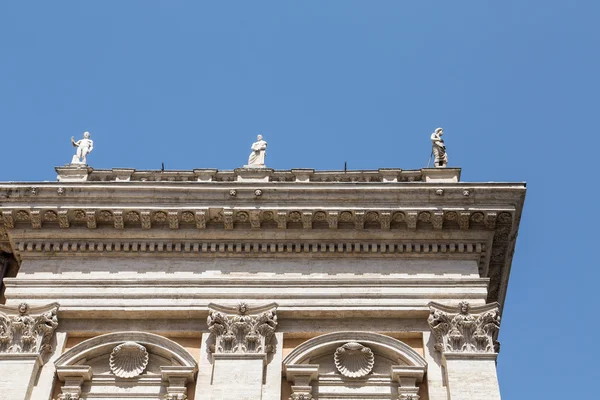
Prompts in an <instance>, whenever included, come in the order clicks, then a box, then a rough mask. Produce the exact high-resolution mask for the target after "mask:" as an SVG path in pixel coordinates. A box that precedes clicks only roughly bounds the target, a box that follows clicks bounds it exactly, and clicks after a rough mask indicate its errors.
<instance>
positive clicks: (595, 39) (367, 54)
mask: <svg viewBox="0 0 600 400" xmlns="http://www.w3.org/2000/svg"><path fill="white" fill-rule="evenodd" d="M599 16H600V2H598V1H567V0H565V1H563V2H558V1H551V0H546V1H523V0H520V1H470V2H466V1H413V2H408V1H399V0H398V1H381V0H378V1H366V0H365V1H350V0H343V1H342V0H339V1H226V2H225V1H222V2H216V1H212V2H200V1H193V2H192V1H187V2H184V1H163V2H157V1H96V2H80V1H77V2H75V1H71V2H66V1H65V2H47V1H43V2H37V3H36V2H9V1H3V2H1V3H0V138H1V141H0V148H1V149H2V151H1V152H0V181H6V180H11V181H18V180H54V179H55V173H54V170H53V167H54V166H56V165H62V164H66V163H68V162H69V161H70V159H71V156H72V154H73V148H72V147H71V145H70V143H69V138H70V137H71V136H75V137H76V138H79V137H81V134H82V132H83V131H84V130H89V131H90V132H91V133H92V139H94V141H95V145H96V148H95V150H94V152H93V153H92V154H91V155H90V157H89V163H90V165H91V166H93V167H94V168H112V167H133V168H138V169H158V168H160V166H161V162H164V163H165V165H166V168H167V169H192V168H208V167H213V168H219V169H232V168H235V167H239V166H241V165H242V164H244V163H245V162H246V160H247V157H248V154H249V146H250V144H251V143H252V142H253V141H254V139H255V137H256V134H257V133H262V134H263V135H264V137H265V139H266V140H267V141H268V143H269V151H268V154H267V165H268V166H270V167H273V168H277V169H288V168H292V167H296V168H299V167H304V168H316V169H341V168H343V165H344V161H347V162H348V167H349V168H351V169H377V168H379V167H400V168H404V169H414V168H420V167H423V166H425V165H426V163H427V158H428V156H429V152H430V143H429V134H430V133H431V131H432V130H433V129H434V128H436V127H438V126H443V127H444V128H445V133H446V136H445V138H446V143H447V145H448V149H449V156H450V164H451V165H453V166H460V167H462V168H463V179H464V180H467V181H492V180H493V181H527V182H528V190H529V192H528V195H527V200H526V206H525V212H524V216H523V220H522V225H521V233H520V236H519V240H518V244H517V250H516V255H515V259H514V263H513V270H512V271H513V272H512V275H511V281H510V285H509V292H508V298H507V303H506V307H505V309H504V311H505V312H504V320H503V324H502V329H501V332H500V339H501V341H502V351H501V354H500V357H499V364H498V368H499V379H500V384H501V388H502V393H503V396H504V398H505V399H509V400H517V399H528V400H531V399H544V400H551V399H561V400H564V399H565V398H569V399H574V398H580V399H591V398H597V397H598V392H597V389H593V390H592V383H594V384H595V383H597V382H598V381H599V380H600V368H599V367H598V365H597V364H598V360H599V356H600V354H599V350H598V348H599V346H598V331H599V329H600V326H599V325H600V323H599V322H598V320H597V318H595V313H596V312H597V310H598V306H599V302H598V294H597V293H598V292H597V290H598V279H599V278H600V272H599V270H600V262H598V257H597V254H595V250H596V249H597V248H596V246H598V243H597V241H598V236H599V235H598V226H599V222H600V221H599V217H598V215H599V213H598V210H597V208H598V193H599V190H598V171H596V169H595V168H598V165H600V158H599V153H600V151H599V149H598V148H599V146H600V143H599V141H598V133H597V132H595V130H596V129H598V120H597V116H598V107H599V102H598V99H597V97H598V95H599V94H600V85H599V82H600V80H599V78H598V74H599V71H600V34H599V32H598V29H599V28H598V18H599ZM588 132H589V133H588ZM594 171H596V172H594ZM594 386H595V385H594Z"/></svg>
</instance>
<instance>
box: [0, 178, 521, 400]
mask: <svg viewBox="0 0 600 400" xmlns="http://www.w3.org/2000/svg"><path fill="white" fill-rule="evenodd" d="M57 170H58V172H59V175H60V176H61V177H60V182H59V183H47V182H36V183H34V184H32V183H27V184H20V183H0V215H1V219H0V244H2V245H3V246H4V247H2V249H7V250H8V252H9V253H12V254H13V256H14V258H15V260H16V261H15V264H16V262H17V261H18V264H19V271H18V274H17V276H16V277H11V278H7V279H5V282H4V283H5V285H6V297H7V304H8V306H9V307H13V308H14V309H16V307H17V306H18V305H19V304H20V303H21V302H28V303H31V304H34V303H35V304H47V303H51V302H55V301H57V302H59V303H60V304H61V308H60V318H61V325H60V334H61V335H62V336H61V343H62V344H61V346H65V340H66V339H65V337H66V335H67V334H68V335H69V337H71V336H72V337H78V338H89V337H95V338H94V339H88V340H85V341H83V342H81V343H79V344H77V343H73V344H71V345H70V346H68V347H71V350H69V351H67V352H66V353H65V354H63V355H62V356H60V357H58V358H56V357H55V356H56V354H53V355H52V357H55V359H53V362H52V363H50V364H52V365H50V366H49V365H48V363H46V365H44V367H43V368H44V370H43V376H42V377H41V378H40V379H39V381H38V382H39V384H38V386H35V380H33V381H31V380H27V379H29V378H27V379H25V378H23V379H22V380H19V381H18V382H19V385H20V387H21V388H25V389H24V390H25V391H24V392H23V393H25V396H27V391H28V390H31V386H32V385H34V386H35V387H34V391H33V392H30V394H31V393H34V392H35V393H36V394H39V395H40V396H42V397H44V398H45V397H48V394H49V393H51V391H52V382H51V380H52V379H51V377H52V376H57V377H58V380H59V381H60V386H61V387H62V388H63V392H62V395H64V396H63V397H65V398H67V397H68V396H71V397H72V398H75V397H78V396H87V395H89V396H90V397H94V396H95V397H99V398H107V397H108V398H120V397H125V396H129V397H128V398H143V399H165V398H167V399H184V398H185V397H186V396H188V395H190V394H191V393H195V398H196V399H200V398H207V399H220V398H231V399H236V400H238V399H242V398H248V399H252V400H256V399H263V400H279V399H280V398H281V396H282V393H284V396H285V399H287V398H292V399H301V398H302V399H306V398H309V399H310V398H311V397H314V398H319V396H320V397H321V398H325V397H328V398H339V397H344V396H346V397H348V396H351V397H352V398H370V399H386V400H389V399H390V393H393V395H392V396H393V398H394V399H396V398H399V399H409V398H412V399H413V400H417V399H418V398H419V396H422V398H423V397H425V398H428V399H429V400H448V392H449V393H450V396H451V398H452V399H463V398H464V399H471V398H473V399H477V400H479V399H480V398H482V397H478V396H480V395H482V394H484V393H485V396H484V397H483V398H487V397H490V398H494V397H493V396H495V395H496V392H495V391H494V390H496V389H497V380H496V377H495V367H493V368H492V364H490V363H489V362H488V361H489V357H488V358H485V357H480V358H477V357H475V356H473V354H479V355H493V352H494V351H496V349H495V348H494V344H495V340H496V339H495V335H496V333H497V329H498V327H499V313H500V312H501V307H502V303H503V299H504V295H505V293H506V285H507V281H508V273H509V271H510V265H511V260H512V254H513V252H514V246H515V241H516V233H517V230H518V225H519V221H520V214H521V210H522V205H523V200H524V195H525V188H524V185H523V184H506V183H502V184H496V183H466V182H459V177H460V170H459V169H453V168H430V169H422V170H413V171H411V170H400V169H381V170H377V171H314V170H305V169H294V170H291V171H277V170H271V169H267V168H251V169H243V168H242V169H238V170H235V171H217V170H215V169H202V170H200V169H196V170H193V171H137V170H133V169H117V168H115V169H112V170H93V169H91V168H75V167H61V168H58V169H57ZM68 180H71V181H68ZM33 189H35V190H33ZM461 301H468V303H469V310H468V311H467V312H466V313H464V312H461V311H460V310H459V309H458V305H459V303H460V302H461ZM496 301H498V303H499V304H498V305H493V307H492V308H494V310H492V309H489V310H487V308H486V307H488V308H489V307H491V306H486V304H490V303H493V302H496ZM431 302H435V304H433V306H432V307H434V308H435V309H436V310H437V312H438V314H436V315H434V316H433V317H432V318H431V319H430V321H429V323H430V324H431V325H432V326H433V331H432V330H431V329H432V328H431V327H430V324H428V317H429V316H430V315H431V309H430V303H431ZM240 303H245V304H246V308H245V309H242V308H240ZM273 303H276V304H277V310H276V313H275V310H274V306H272V307H270V308H269V307H267V308H268V309H264V310H263V309H262V308H261V307H266V306H267V305H269V304H273ZM484 308H486V310H487V311H485V312H484V311H482V310H483V309H484ZM496 308H497V309H496ZM486 312H491V313H492V314H490V315H489V316H490V318H487V317H486V318H487V319H486V321H487V322H486V323H482V324H480V323H479V322H482V321H483V319H485V318H483V317H482V318H483V319H482V320H481V321H480V320H479V319H480V317H481V316H483V315H485V314H486ZM434 314H435V313H434ZM459 317H460V318H459ZM207 319H208V324H207V323H206V322H205V321H207ZM459 319H460V321H459ZM478 321H479V322H478ZM443 324H447V326H448V329H446V328H445V327H444V325H443ZM453 324H454V325H453ZM467 325H468V326H467ZM453 327H454V328H456V329H455V330H457V331H458V332H460V334H461V335H462V338H459V336H458V335H457V334H456V332H453V331H452V329H453ZM492 328H493V329H492ZM108 332H114V333H111V334H110V335H112V336H110V337H106V336H104V335H105V334H107V333H108ZM147 332H155V333H156V334H159V335H160V336H163V337H170V338H185V340H188V341H193V343H191V342H187V343H188V344H187V345H186V346H187V347H186V349H184V350H181V348H178V349H175V348H174V347H169V346H171V345H170V344H169V342H167V341H163V340H162V339H161V340H159V339H156V338H154V339H149V338H147V337H145V336H144V335H149V334H148V333H147ZM372 332H382V333H385V334H387V335H390V336H393V337H394V338H392V337H390V336H385V335H383V336H382V335H377V334H374V333H372ZM482 332H483V334H482ZM327 335H332V336H327ZM365 335H366V336H365ZM369 335H375V336H369ZM448 337H452V338H453V339H452V340H454V341H448V340H447V339H448ZM97 338H100V339H97ZM436 338H437V339H438V340H437V341H436ZM440 338H441V340H439V339H440ZM444 338H446V339H444ZM155 339H156V340H155ZM484 339H485V340H484ZM284 341H286V343H287V344H285V345H284ZM128 342H134V343H137V344H139V345H140V346H143V347H144V348H145V349H146V351H147V352H148V356H149V358H148V364H147V366H145V367H144V369H143V370H142V371H141V372H139V374H138V375H135V376H128V377H125V376H123V377H120V376H118V375H116V374H115V372H114V371H113V370H111V367H110V358H111V357H110V355H111V353H112V352H113V351H114V350H115V348H117V347H118V346H122V345H123V344H125V343H128ZM423 342H424V348H421V347H422V345H420V344H419V343H423ZM354 343H355V344H354ZM349 344H352V345H351V346H350V347H351V348H350V349H349V350H350V353H353V354H354V355H361V354H363V353H362V351H363V349H368V350H369V351H371V355H372V359H371V357H370V356H368V355H367V353H368V351H367V350H364V351H365V353H364V354H365V356H366V361H367V364H366V365H367V366H371V369H369V368H366V369H365V370H364V371H363V370H361V368H358V367H357V368H355V366H356V365H358V366H359V367H360V365H362V364H360V363H357V364H356V363H355V364H352V365H350V364H348V365H350V367H351V368H349V367H348V366H346V369H344V366H343V365H342V364H344V363H346V362H349V361H348V360H345V359H344V360H342V358H343V357H341V358H340V357H339V356H338V357H337V361H338V364H339V365H340V366H341V367H339V368H338V367H337V366H336V357H335V354H336V350H338V349H339V348H342V347H343V346H345V345H349ZM409 344H410V345H409ZM436 345H438V346H436ZM411 346H412V347H411ZM436 347H437V348H438V349H440V350H443V353H440V352H439V351H438V350H436ZM74 349H76V350H74ZM184 353H185V354H184ZM177 354H179V356H177ZM182 354H183V355H182ZM192 354H193V356H192ZM458 355H460V356H463V357H464V358H462V359H461V358H457V357H458ZM296 356H297V357H296ZM304 356H306V357H304ZM173 357H174V358H173ZM177 357H179V358H177ZM289 357H292V358H293V357H296V358H295V359H294V361H293V362H292V361H290V360H292V359H290V358H289ZM363 358H365V357H363ZM177 360H179V361H177ZM29 361H31V360H28V364H27V363H26V364H27V366H26V368H29V370H30V375H32V376H33V375H35V374H36V372H35V369H36V368H37V367H36V366H35V365H36V364H35V362H29ZM34 361H35V360H34ZM371 361H372V365H371ZM40 363H41V361H40ZM444 363H445V365H446V366H445V368H442V365H443V364H444ZM54 364H56V371H54V370H53V369H52V368H53V366H54ZM196 364H197V365H198V368H197V369H196ZM359 364H360V365H359ZM282 365H283V366H284V367H283V370H282ZM86 366H87V367H89V368H87V367H86ZM315 366H316V367H315ZM479 366H481V368H480V367H479ZM51 367H52V368H51ZM24 368H25V367H24ZM15 370H17V369H15ZM349 370H352V371H354V372H350V373H346V374H344V373H342V372H341V371H349ZM195 371H197V375H196V372H195ZM469 371H471V372H469ZM478 371H479V372H478ZM357 373H358V375H357ZM469 373H471V374H472V375H471V377H470V378H465V377H466V376H467V375H468V374H469ZM119 374H120V373H119ZM282 374H283V375H284V376H285V377H286V379H287V381H289V382H287V383H286V382H285V381H284V382H283V385H282V380H281V377H282ZM128 375H129V374H128ZM49 377H50V378H49ZM461 379H466V381H468V382H470V383H471V384H472V388H469V387H467V386H465V385H463V384H462V383H461V382H462V381H461ZM26 380H27V382H25V381H26ZM16 382H17V381H16ZM32 382H33V383H32ZM107 382H109V384H107ZM141 382H143V384H141ZM232 382H233V383H232ZM494 382H495V383H494ZM39 385H42V386H43V387H40V386H39ZM494 385H496V386H494ZM495 388H496V389H495ZM469 390H470V392H469ZM496 391H497V390H496ZM457 396H458V397H457ZM461 396H463V397H461ZM464 396H467V397H464ZM24 399H25V397H24Z"/></svg>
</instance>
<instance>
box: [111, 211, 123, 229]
mask: <svg viewBox="0 0 600 400" xmlns="http://www.w3.org/2000/svg"><path fill="white" fill-rule="evenodd" d="M113 223H114V225H115V229H124V228H125V220H124V219H123V211H122V210H116V211H113Z"/></svg>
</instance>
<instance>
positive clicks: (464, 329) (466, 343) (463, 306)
mask: <svg viewBox="0 0 600 400" xmlns="http://www.w3.org/2000/svg"><path fill="white" fill-rule="evenodd" d="M498 307H499V305H498V303H491V304H487V305H485V306H480V307H471V306H470V305H469V303H468V302H466V301H462V302H460V303H459V305H458V307H456V308H455V307H448V306H444V305H442V304H438V303H434V302H432V303H429V309H430V314H429V318H428V319H427V322H428V323H429V326H430V327H431V330H432V331H433V334H434V337H435V341H436V344H435V349H436V350H438V351H440V352H443V353H497V352H498V350H499V343H498V340H497V339H498V331H499V330H500V310H499V308H498Z"/></svg>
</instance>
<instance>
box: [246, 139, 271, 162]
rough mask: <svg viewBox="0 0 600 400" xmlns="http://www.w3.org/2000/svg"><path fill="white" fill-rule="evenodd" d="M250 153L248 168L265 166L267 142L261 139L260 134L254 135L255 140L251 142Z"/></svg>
mask: <svg viewBox="0 0 600 400" xmlns="http://www.w3.org/2000/svg"><path fill="white" fill-rule="evenodd" d="M251 149H252V153H250V157H248V165H246V167H248V168H265V154H266V150H267V142H265V141H264V140H263V137H262V135H258V136H257V137H256V142H254V143H252V147H251Z"/></svg>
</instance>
